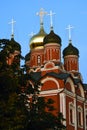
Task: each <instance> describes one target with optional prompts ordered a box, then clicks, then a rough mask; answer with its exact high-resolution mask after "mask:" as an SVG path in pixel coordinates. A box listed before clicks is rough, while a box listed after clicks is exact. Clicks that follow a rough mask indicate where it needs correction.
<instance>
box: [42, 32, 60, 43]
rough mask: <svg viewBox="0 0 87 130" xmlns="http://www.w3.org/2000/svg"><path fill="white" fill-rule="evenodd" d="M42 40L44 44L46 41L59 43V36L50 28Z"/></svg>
mask: <svg viewBox="0 0 87 130" xmlns="http://www.w3.org/2000/svg"><path fill="white" fill-rule="evenodd" d="M43 42H44V45H45V44H48V43H58V44H60V45H61V38H60V37H59V36H58V35H57V34H55V33H54V31H53V30H51V31H50V33H49V34H48V35H46V36H45V38H44V41H43Z"/></svg>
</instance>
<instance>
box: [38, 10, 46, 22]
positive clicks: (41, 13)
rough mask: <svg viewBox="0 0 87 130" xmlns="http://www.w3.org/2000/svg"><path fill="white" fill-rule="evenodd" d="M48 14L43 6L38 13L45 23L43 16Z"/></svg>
mask: <svg viewBox="0 0 87 130" xmlns="http://www.w3.org/2000/svg"><path fill="white" fill-rule="evenodd" d="M45 14H47V12H45V11H44V9H43V8H41V9H40V12H37V13H36V15H38V16H40V23H41V24H42V23H43V16H44V15H45Z"/></svg>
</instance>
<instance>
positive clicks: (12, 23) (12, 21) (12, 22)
mask: <svg viewBox="0 0 87 130" xmlns="http://www.w3.org/2000/svg"><path fill="white" fill-rule="evenodd" d="M15 22H16V21H14V20H13V19H12V20H11V22H9V24H11V25H12V36H14V23H15Z"/></svg>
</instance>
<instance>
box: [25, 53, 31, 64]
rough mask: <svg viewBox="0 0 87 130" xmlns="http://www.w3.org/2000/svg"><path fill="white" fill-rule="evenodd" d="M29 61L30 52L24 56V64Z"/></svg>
mask: <svg viewBox="0 0 87 130" xmlns="http://www.w3.org/2000/svg"><path fill="white" fill-rule="evenodd" d="M29 60H30V52H29V53H27V54H26V56H25V62H26V61H29Z"/></svg>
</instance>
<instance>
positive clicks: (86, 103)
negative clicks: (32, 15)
mask: <svg viewBox="0 0 87 130" xmlns="http://www.w3.org/2000/svg"><path fill="white" fill-rule="evenodd" d="M45 14H46V12H44V11H43V9H41V11H40V12H39V13H38V15H39V16H40V30H39V32H38V33H37V34H35V35H33V36H32V37H31V39H30V42H29V45H30V52H29V53H28V54H26V56H25V64H26V67H27V73H32V76H34V77H35V78H36V80H37V81H40V82H41V83H42V84H43V85H42V86H41V87H40V90H41V92H40V95H41V96H43V97H47V98H51V99H53V100H54V107H55V108H56V109H55V112H54V114H56V113H58V112H61V113H63V116H64V118H65V119H66V121H65V122H64V125H66V127H67V130H87V85H86V84H84V83H83V80H82V76H81V73H80V72H79V55H80V54H79V50H78V48H76V47H75V46H74V44H73V43H72V39H71V34H70V29H71V28H72V27H71V26H70V25H69V27H68V29H69V41H68V43H67V47H66V48H64V49H63V52H61V46H62V43H61V41H62V40H61V37H60V36H59V35H58V34H55V31H54V29H53V25H52V15H53V13H52V12H50V18H51V27H50V32H49V34H47V33H46V32H45V30H44V24H43V16H44V15H45ZM61 57H63V63H62V61H61Z"/></svg>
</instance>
